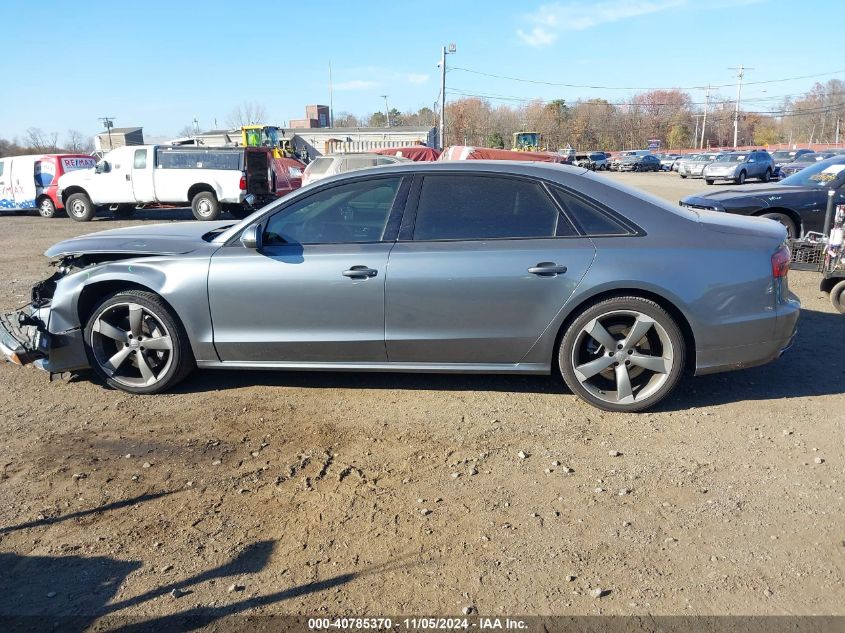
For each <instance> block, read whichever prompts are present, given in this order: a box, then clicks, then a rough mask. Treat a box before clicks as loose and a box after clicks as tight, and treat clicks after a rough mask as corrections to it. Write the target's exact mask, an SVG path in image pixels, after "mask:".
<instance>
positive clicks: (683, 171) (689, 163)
mask: <svg viewBox="0 0 845 633" xmlns="http://www.w3.org/2000/svg"><path fill="white" fill-rule="evenodd" d="M720 154H721V152H708V153H705V154H696V155H695V156H694V157H692V158H690V159H688V160H682V161H681V162H680V163H678V175H679V176H680V177H681V178H701V174H702V172H703V171H704V166H705V165H707V164H708V163H712V162H713V161H714V160H716V159H717V158H718V157H719V155H720Z"/></svg>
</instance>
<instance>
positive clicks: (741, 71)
mask: <svg viewBox="0 0 845 633" xmlns="http://www.w3.org/2000/svg"><path fill="white" fill-rule="evenodd" d="M729 70H736V71H738V72H737V75H736V78H737V82H736V109H735V110H734V149H736V144H737V141H738V139H739V100H740V98H741V96H742V78H743V77H744V76H745V71H746V70H754V69H753V68H746V67H745V66H743V65H742V64H740V65H739V68H730V69H729Z"/></svg>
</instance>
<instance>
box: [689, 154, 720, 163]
mask: <svg viewBox="0 0 845 633" xmlns="http://www.w3.org/2000/svg"><path fill="white" fill-rule="evenodd" d="M714 158H716V157H715V156H708V155H707V154H702V155H701V156H696V157H695V158H693V160H696V161H698V162H705V161H706V162H708V163H709V162H710V161H711V160H713V159H714Z"/></svg>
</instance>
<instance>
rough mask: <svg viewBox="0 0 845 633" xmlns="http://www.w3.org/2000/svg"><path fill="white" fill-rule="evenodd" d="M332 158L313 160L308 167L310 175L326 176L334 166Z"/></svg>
mask: <svg viewBox="0 0 845 633" xmlns="http://www.w3.org/2000/svg"><path fill="white" fill-rule="evenodd" d="M332 160H334V159H332V158H317V159H315V160H312V161H311V163H310V164H309V165H308V173H309V174H317V175H319V174H325V173H326V171H328V169H329V166H330V165H331V164H332Z"/></svg>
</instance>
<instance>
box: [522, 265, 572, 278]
mask: <svg viewBox="0 0 845 633" xmlns="http://www.w3.org/2000/svg"><path fill="white" fill-rule="evenodd" d="M528 272H529V273H531V274H532V275H539V276H540V277H554V276H555V275H562V274H563V273H565V272H566V266H558V265H557V264H555V263H554V262H540V263H539V264H537V265H536V266H532V267H531V268H529V269H528Z"/></svg>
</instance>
